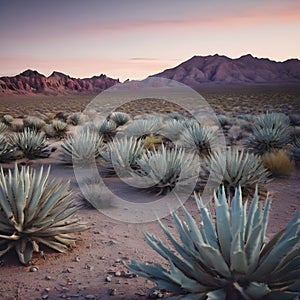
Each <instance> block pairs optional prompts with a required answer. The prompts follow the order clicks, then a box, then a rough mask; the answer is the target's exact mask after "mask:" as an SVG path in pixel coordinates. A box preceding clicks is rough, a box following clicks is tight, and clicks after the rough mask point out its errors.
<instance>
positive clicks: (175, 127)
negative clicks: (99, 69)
mask: <svg viewBox="0 0 300 300" xmlns="http://www.w3.org/2000/svg"><path fill="white" fill-rule="evenodd" d="M189 126H190V121H189V119H187V118H186V119H178V120H177V119H168V120H167V122H166V123H165V125H164V128H163V132H165V134H164V135H165V136H167V137H168V138H169V139H170V140H172V141H175V140H178V139H179V137H180V134H181V133H182V131H184V130H185V129H186V128H188V127H189Z"/></svg>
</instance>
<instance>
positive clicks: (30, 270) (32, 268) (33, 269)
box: [29, 266, 39, 272]
mask: <svg viewBox="0 0 300 300" xmlns="http://www.w3.org/2000/svg"><path fill="white" fill-rule="evenodd" d="M38 270H39V268H38V267H37V266H31V267H30V269H29V272H37V271H38Z"/></svg>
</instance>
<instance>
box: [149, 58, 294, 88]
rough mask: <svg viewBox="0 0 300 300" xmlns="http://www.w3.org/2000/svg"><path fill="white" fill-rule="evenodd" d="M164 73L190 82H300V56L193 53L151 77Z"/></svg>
mask: <svg viewBox="0 0 300 300" xmlns="http://www.w3.org/2000/svg"><path fill="white" fill-rule="evenodd" d="M154 76H157V77H163V78H167V79H173V80H176V81H179V82H182V83H184V84H186V85H189V86H199V85H245V84H281V83H300V60H298V59H289V60H286V61H284V62H276V61H272V60H270V59H267V58H256V57H253V56H252V55H250V54H248V55H244V56H241V57H240V58H237V59H231V58H229V57H226V56H222V55H217V54H216V55H213V56H212V55H209V56H194V57H192V58H191V59H189V60H187V61H185V62H183V63H181V64H180V65H178V66H176V67H174V68H172V69H167V70H165V71H163V72H161V73H158V74H155V75H152V76H150V77H154Z"/></svg>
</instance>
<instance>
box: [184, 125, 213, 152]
mask: <svg viewBox="0 0 300 300" xmlns="http://www.w3.org/2000/svg"><path fill="white" fill-rule="evenodd" d="M217 138H218V134H217V132H216V130H214V129H212V128H210V127H208V126H203V125H200V124H199V123H197V122H193V124H191V125H189V126H188V127H187V128H186V129H184V130H183V132H182V134H181V136H180V140H179V144H180V145H182V146H183V147H185V148H187V149H189V150H192V151H194V152H196V153H198V154H199V155H200V156H201V155H208V154H209V152H210V151H211V150H212V149H213V148H214V147H215V146H216V142H217Z"/></svg>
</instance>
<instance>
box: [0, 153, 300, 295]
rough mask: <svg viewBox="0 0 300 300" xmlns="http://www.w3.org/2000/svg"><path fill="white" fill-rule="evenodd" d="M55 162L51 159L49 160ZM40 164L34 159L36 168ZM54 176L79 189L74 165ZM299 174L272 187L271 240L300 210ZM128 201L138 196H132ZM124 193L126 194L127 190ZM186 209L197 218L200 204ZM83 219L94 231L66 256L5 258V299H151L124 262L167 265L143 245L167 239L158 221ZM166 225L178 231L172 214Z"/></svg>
mask: <svg viewBox="0 0 300 300" xmlns="http://www.w3.org/2000/svg"><path fill="white" fill-rule="evenodd" d="M49 162H51V159H50V161H49ZM40 163H41V161H38V160H37V161H34V163H33V165H34V166H37V165H39V164H40ZM52 165H54V166H52V172H51V176H55V177H56V178H59V177H60V178H64V179H66V178H69V179H71V186H73V189H74V190H77V189H78V188H76V180H75V177H74V173H73V169H72V167H69V166H65V165H63V164H62V163H59V162H57V161H56V162H55V163H54V162H52ZM299 179H300V170H297V171H295V172H294V173H293V174H291V175H290V176H289V177H281V178H276V179H273V180H272V181H271V182H270V183H268V186H267V187H268V190H269V192H270V194H271V197H272V200H273V201H272V209H271V212H270V218H269V227H268V236H271V235H272V234H274V233H276V232H277V231H279V230H280V229H281V228H283V227H284V226H285V225H286V223H287V222H288V221H289V220H290V218H291V216H293V215H294V213H295V212H296V210H297V209H300V187H299ZM106 182H107V183H108V185H110V186H111V188H112V189H115V191H116V192H117V191H118V189H120V188H121V189H122V187H121V185H118V184H117V183H116V180H115V178H106ZM131 192H132V191H130V190H129V191H128V193H129V194H127V195H125V197H136V196H133V195H132V194H130V193H131ZM122 193H126V190H124V188H123V189H122ZM186 206H187V207H188V209H189V210H190V211H191V212H192V213H193V215H195V216H197V215H198V213H197V208H196V205H195V202H194V201H193V200H192V199H191V200H188V201H187V202H186ZM78 214H79V216H80V217H81V218H82V220H83V221H86V222H88V223H89V224H90V226H91V229H90V230H89V231H86V232H83V233H81V234H79V235H78V238H79V239H80V240H79V241H78V242H77V247H76V248H74V249H72V250H70V251H69V252H68V253H66V254H58V253H55V252H52V251H49V250H46V251H45V252H44V255H45V258H42V257H41V256H39V255H36V256H34V259H33V262H32V264H33V266H37V268H38V269H37V270H36V272H32V266H28V267H24V266H20V265H19V264H18V261H17V259H16V256H15V253H11V254H9V255H6V256H4V257H3V258H2V259H3V261H2V265H1V266H0V274H1V283H0V299H19V300H21V299H128V300H129V299H132V300H133V299H147V296H146V293H147V289H148V288H150V287H152V286H153V284H152V283H151V282H150V281H147V280H145V279H144V278H136V277H132V276H131V274H127V272H128V271H127V269H126V267H125V266H124V262H125V263H126V262H129V259H130V258H133V259H136V260H139V261H144V262H147V261H148V262H153V261H155V262H160V263H164V264H165V262H164V261H163V260H162V258H161V257H160V256H158V255H157V254H156V253H155V252H154V251H153V250H152V249H151V248H150V247H149V246H148V245H147V243H146V242H145V241H144V237H143V232H144V231H148V232H150V233H153V234H155V235H157V236H160V237H163V234H162V232H161V230H160V228H159V225H158V224H157V222H150V223H145V224H130V223H124V222H120V221H117V220H114V219H111V218H109V217H107V216H105V215H104V214H102V213H100V212H98V211H97V210H95V209H92V208H81V209H80V211H79V213H78ZM163 222H164V223H165V224H166V225H167V226H168V227H169V228H171V230H173V229H174V227H173V222H172V218H171V217H170V216H168V217H166V218H164V219H163Z"/></svg>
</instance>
